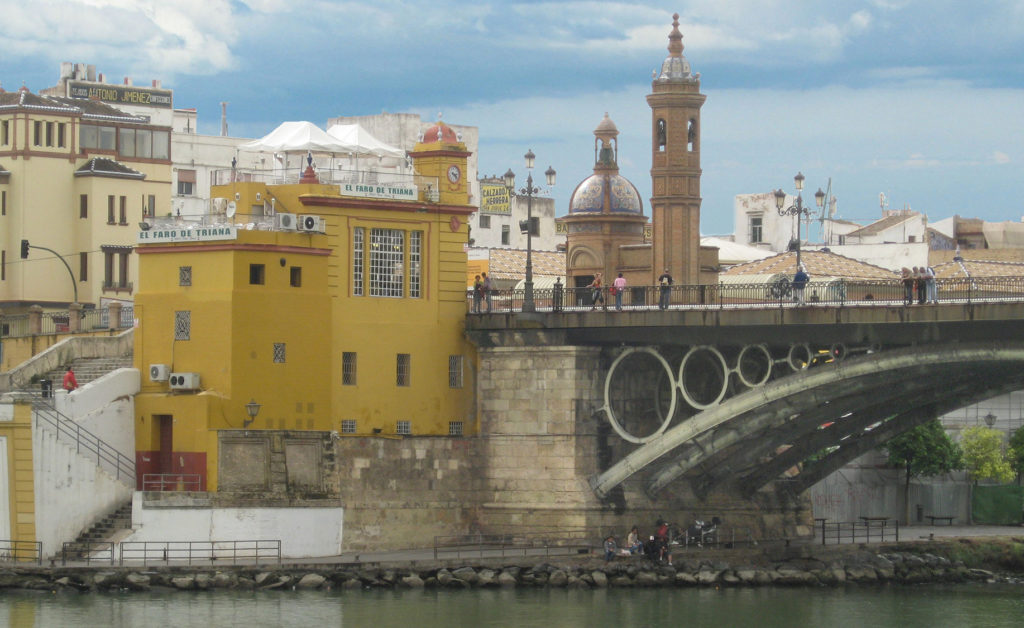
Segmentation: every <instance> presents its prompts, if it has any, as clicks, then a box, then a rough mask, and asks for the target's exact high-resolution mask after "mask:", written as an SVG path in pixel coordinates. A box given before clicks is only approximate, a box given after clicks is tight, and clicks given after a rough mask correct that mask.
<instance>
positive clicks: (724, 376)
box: [679, 345, 729, 410]
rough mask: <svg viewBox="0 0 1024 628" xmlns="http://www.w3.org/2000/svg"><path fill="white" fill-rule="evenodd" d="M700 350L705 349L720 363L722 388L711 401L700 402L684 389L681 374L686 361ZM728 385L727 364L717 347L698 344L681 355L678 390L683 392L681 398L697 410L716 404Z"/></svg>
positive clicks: (723, 395)
mask: <svg viewBox="0 0 1024 628" xmlns="http://www.w3.org/2000/svg"><path fill="white" fill-rule="evenodd" d="M702 351H707V352H709V353H711V354H712V355H714V356H715V357H716V358H718V363H719V364H720V365H721V373H722V389H721V390H720V391H718V396H717V397H715V400H714V401H712V402H711V403H701V402H699V401H697V400H696V399H694V398H693V397H691V396H690V393H689V392H687V390H686V385H685V383H684V380H683V374H684V373H685V372H686V363H687V362H689V361H690V359H691V358H692V357H693V356H694V355H697V354H698V353H699V352H702ZM728 387H729V366H728V365H727V364H726V363H725V357H723V356H722V353H721V352H720V351H719V350H718V349H716V348H714V347H712V346H710V345H700V346H696V347H691V348H690V350H689V351H687V352H686V355H685V356H683V361H682V362H680V363H679V390H680V392H682V393H683V399H685V400H686V403H688V404H690V405H691V406H692V407H694V408H696V409H697V410H706V409H708V408H711V407H713V406H716V405H718V404H719V402H721V401H722V398H723V397H725V393H726V389H727V388H728Z"/></svg>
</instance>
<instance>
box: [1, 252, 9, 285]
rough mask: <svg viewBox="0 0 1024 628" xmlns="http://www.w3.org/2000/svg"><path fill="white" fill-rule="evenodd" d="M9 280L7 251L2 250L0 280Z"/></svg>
mask: <svg viewBox="0 0 1024 628" xmlns="http://www.w3.org/2000/svg"><path fill="white" fill-rule="evenodd" d="M6 280H7V251H0V281H6Z"/></svg>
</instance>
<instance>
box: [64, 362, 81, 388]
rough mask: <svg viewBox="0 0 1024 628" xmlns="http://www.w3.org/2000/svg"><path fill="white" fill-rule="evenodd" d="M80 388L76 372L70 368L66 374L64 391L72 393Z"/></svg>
mask: <svg viewBox="0 0 1024 628" xmlns="http://www.w3.org/2000/svg"><path fill="white" fill-rule="evenodd" d="M76 388H78V380H76V379H75V371H74V370H72V368H71V367H70V366H69V367H68V372H67V373H64V390H66V391H68V392H71V391H72V390H74V389H76Z"/></svg>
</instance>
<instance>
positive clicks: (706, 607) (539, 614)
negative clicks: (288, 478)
mask: <svg viewBox="0 0 1024 628" xmlns="http://www.w3.org/2000/svg"><path fill="white" fill-rule="evenodd" d="M0 626H11V627H12V628H22V627H36V626H40V627H42V626H46V627H49V626H61V627H64V626H70V627H74V628H87V627H92V626H103V627H108V626H113V627H122V626H146V627H153V628H156V627H164V626H166V627H173V628H181V627H192V626H203V627H210V628H212V627H219V626H247V627H262V626H312V627H315V628H327V627H334V626H339V627H340V626H345V627H362V626H368V627H373V628H388V627H391V626H411V627H417V628H432V627H435V626H436V627H440V626H444V627H446V628H448V627H461V626H472V627H476V626H517V627H518V626H523V627H532V626H536V627H543V628H576V627H578V628H594V627H599V626H614V627H625V626H651V627H656V626H721V627H732V626H757V627H765V628H769V627H772V626H785V627H793V626H829V627H833V626H836V627H842V626H857V627H860V626H869V627H872V628H875V627H879V628H881V627H886V626H898V627H899V628H918V627H920V628H941V627H945V626H958V627H963V626H969V627H975V626H977V627H982V626H1014V627H1018V626H1024V587H1021V586H1019V585H980V584H966V585H955V586H953V585H924V586H879V587H867V586H859V587H852V586H851V587H847V588H835V589H831V588H722V589H713V588H687V589H676V588H665V589H608V590H584V591H578V590H572V591H569V590H565V589H512V590H492V589H486V590H467V591H447V590H444V591H434V590H426V591H422V590H415V591H409V590H406V591H393V590H364V591H328V592H323V591H319V592H316V591H306V592H295V591H261V592H238V591H215V592H190V593H183V592H169V591H168V592H150V593H123V594H81V595H80V594H69V593H62V594H56V595H55V594H52V593H36V592H30V593H26V592H11V591H2V592H0Z"/></svg>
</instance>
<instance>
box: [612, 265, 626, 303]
mask: <svg viewBox="0 0 1024 628" xmlns="http://www.w3.org/2000/svg"><path fill="white" fill-rule="evenodd" d="M625 289H626V278H625V277H623V276H622V273H619V276H618V277H616V278H615V281H613V282H612V294H614V295H615V309H616V310H618V311H620V312H621V311H622V291H623V290H625Z"/></svg>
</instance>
